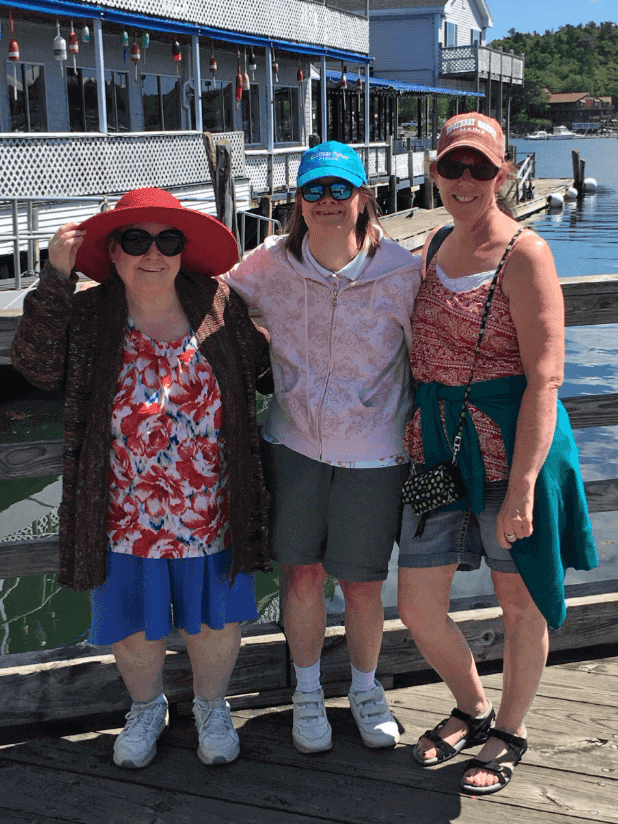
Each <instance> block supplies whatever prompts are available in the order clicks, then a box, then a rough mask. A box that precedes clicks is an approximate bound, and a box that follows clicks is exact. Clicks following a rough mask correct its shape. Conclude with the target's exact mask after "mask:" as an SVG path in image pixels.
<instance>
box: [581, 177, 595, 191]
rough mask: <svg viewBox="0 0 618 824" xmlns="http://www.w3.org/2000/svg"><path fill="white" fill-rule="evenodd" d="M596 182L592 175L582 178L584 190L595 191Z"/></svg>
mask: <svg viewBox="0 0 618 824" xmlns="http://www.w3.org/2000/svg"><path fill="white" fill-rule="evenodd" d="M597 188H598V184H597V182H596V180H595V178H594V177H585V178H584V192H596V190H597Z"/></svg>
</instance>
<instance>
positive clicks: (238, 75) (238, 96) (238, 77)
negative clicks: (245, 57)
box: [236, 50, 243, 111]
mask: <svg viewBox="0 0 618 824" xmlns="http://www.w3.org/2000/svg"><path fill="white" fill-rule="evenodd" d="M242 81H243V78H242V69H241V68H240V50H239V51H238V71H237V72H236V111H238V107H239V105H240V101H241V100H242Z"/></svg>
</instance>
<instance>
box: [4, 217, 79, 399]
mask: <svg viewBox="0 0 618 824" xmlns="http://www.w3.org/2000/svg"><path fill="white" fill-rule="evenodd" d="M83 235H84V233H83V232H81V233H80V231H79V230H78V229H77V224H76V223H67V224H66V225H65V226H63V227H62V228H60V229H59V230H58V231H57V232H56V234H55V235H54V236H53V238H52V239H51V241H50V243H49V259H48V261H47V263H46V264H45V267H44V269H43V271H42V273H41V282H40V284H39V286H38V288H37V289H36V290H35V291H34V292H30V293H29V294H28V295H26V298H25V299H24V313H23V316H22V319H21V322H20V324H19V326H18V327H17V332H16V334H15V338H14V340H13V345H12V347H11V357H12V360H13V365H14V366H15V368H16V369H17V370H18V371H19V372H21V373H22V374H23V375H24V376H25V377H26V378H27V379H28V380H29V381H30V382H31V383H33V384H34V385H35V386H38V387H39V388H40V389H45V390H51V389H57V388H58V387H59V386H60V385H61V384H62V382H63V380H64V369H65V357H66V340H67V328H68V325H69V320H70V317H71V311H72V297H73V293H74V292H75V284H76V283H77V276H76V275H75V274H74V273H72V272H73V267H74V266H75V256H76V254H77V250H78V249H79V247H80V246H81V244H82V238H83Z"/></svg>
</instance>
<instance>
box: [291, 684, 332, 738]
mask: <svg viewBox="0 0 618 824" xmlns="http://www.w3.org/2000/svg"><path fill="white" fill-rule="evenodd" d="M292 703H293V704H294V724H293V727H292V741H293V742H294V746H295V747H296V749H297V750H298V751H299V752H304V753H312V752H325V751H326V750H330V749H331V748H332V746H333V743H332V730H331V727H330V724H329V723H328V719H327V717H326V707H325V706H324V690H323V689H322V687H320V689H319V690H315V691H314V692H301V691H300V690H296V692H295V693H294V695H293V696H292Z"/></svg>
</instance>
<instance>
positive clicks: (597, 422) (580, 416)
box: [562, 392, 618, 429]
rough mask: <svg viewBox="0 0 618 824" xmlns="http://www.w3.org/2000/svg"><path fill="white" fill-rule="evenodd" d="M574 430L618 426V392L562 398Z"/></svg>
mask: <svg viewBox="0 0 618 824" xmlns="http://www.w3.org/2000/svg"><path fill="white" fill-rule="evenodd" d="M562 403H563V404H564V406H565V407H566V410H567V412H568V413H569V417H570V419H571V425H572V426H573V428H574V429H584V428H586V427H590V426H617V425H618V392H608V393H606V394H603V395H581V396H580V397H575V398H562Z"/></svg>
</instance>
